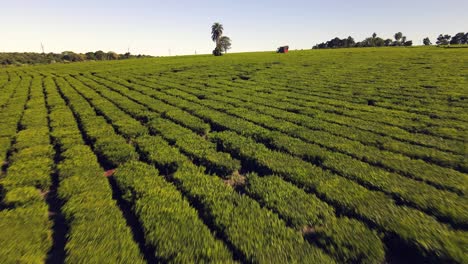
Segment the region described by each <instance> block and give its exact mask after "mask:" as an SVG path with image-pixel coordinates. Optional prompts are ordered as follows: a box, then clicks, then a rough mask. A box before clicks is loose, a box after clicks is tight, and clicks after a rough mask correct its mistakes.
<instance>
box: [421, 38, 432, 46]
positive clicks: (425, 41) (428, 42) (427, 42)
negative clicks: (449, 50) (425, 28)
mask: <svg viewBox="0 0 468 264" xmlns="http://www.w3.org/2000/svg"><path fill="white" fill-rule="evenodd" d="M423 44H424V45H425V46H430V45H432V43H431V40H430V39H429V38H424V39H423Z"/></svg>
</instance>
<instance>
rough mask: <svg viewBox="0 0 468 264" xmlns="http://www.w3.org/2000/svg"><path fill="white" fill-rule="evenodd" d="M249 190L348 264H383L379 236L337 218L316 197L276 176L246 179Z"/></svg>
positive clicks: (344, 219)
mask: <svg viewBox="0 0 468 264" xmlns="http://www.w3.org/2000/svg"><path fill="white" fill-rule="evenodd" d="M247 178H248V183H247V186H246V191H247V192H248V193H249V194H251V195H253V196H254V197H257V198H258V199H259V200H260V201H261V203H263V204H265V206H266V207H268V208H270V209H272V210H273V211H275V212H277V213H278V214H279V215H280V217H282V218H283V219H285V220H286V221H287V222H288V224H289V225H292V226H294V227H295V228H296V229H299V230H303V232H304V233H305V236H306V237H308V238H309V239H310V240H312V241H317V243H318V244H319V245H321V246H322V247H324V248H325V250H326V251H328V252H329V253H330V254H331V255H332V256H335V258H337V260H339V261H341V262H347V263H357V262H359V263H380V262H382V261H383V259H384V256H385V252H384V246H383V243H382V242H381V241H380V239H379V237H378V236H377V235H376V234H375V233H374V232H373V231H371V230H369V228H368V227H366V226H365V225H364V224H362V223H361V222H359V221H356V220H352V219H349V218H346V217H344V218H337V217H335V214H334V210H333V208H332V207H330V206H329V205H327V204H326V203H324V202H322V201H320V200H319V199H318V198H317V197H316V196H315V195H310V194H306V193H305V192H304V191H303V190H301V189H299V188H297V187H295V186H294V185H292V184H290V183H287V182H285V181H283V180H282V179H281V178H279V177H277V176H269V177H258V176H256V175H255V174H250V175H248V176H247Z"/></svg>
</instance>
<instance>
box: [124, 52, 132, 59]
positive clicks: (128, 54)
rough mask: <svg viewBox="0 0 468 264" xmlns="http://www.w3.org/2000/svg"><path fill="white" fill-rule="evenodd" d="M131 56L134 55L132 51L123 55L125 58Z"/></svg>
mask: <svg viewBox="0 0 468 264" xmlns="http://www.w3.org/2000/svg"><path fill="white" fill-rule="evenodd" d="M131 56H132V55H131V54H130V52H126V53H125V54H124V55H123V57H124V58H125V59H130V57H131Z"/></svg>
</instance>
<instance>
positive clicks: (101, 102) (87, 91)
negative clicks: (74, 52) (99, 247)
mask: <svg viewBox="0 0 468 264" xmlns="http://www.w3.org/2000/svg"><path fill="white" fill-rule="evenodd" d="M66 80H67V82H69V83H70V84H71V86H72V87H74V88H75V90H76V92H78V93H79V94H80V95H82V96H83V97H84V98H86V99H87V101H88V102H89V103H90V104H91V105H92V106H93V107H94V109H96V112H97V113H98V114H100V115H102V116H105V117H106V119H107V121H108V122H110V123H112V126H114V127H115V128H116V130H117V131H118V132H120V133H122V134H123V135H124V136H125V137H126V138H128V139H130V138H135V137H137V136H141V135H144V134H147V133H148V130H147V129H146V128H145V127H144V126H142V125H141V124H140V122H138V121H137V120H134V119H133V118H131V117H130V116H129V115H127V114H126V113H125V112H123V111H122V110H120V109H119V108H118V107H117V106H115V105H114V104H112V103H110V102H109V101H108V100H106V99H103V98H102V97H101V96H100V95H99V94H97V93H96V92H95V91H93V90H92V89H91V88H89V87H87V86H85V85H83V84H82V83H80V82H78V81H77V80H76V79H73V78H66Z"/></svg>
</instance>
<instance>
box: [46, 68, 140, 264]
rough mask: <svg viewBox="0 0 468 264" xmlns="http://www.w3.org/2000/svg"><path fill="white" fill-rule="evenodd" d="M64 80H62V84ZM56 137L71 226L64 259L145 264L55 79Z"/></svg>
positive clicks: (51, 91)
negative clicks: (59, 91) (58, 89)
mask: <svg viewBox="0 0 468 264" xmlns="http://www.w3.org/2000/svg"><path fill="white" fill-rule="evenodd" d="M58 83H60V81H59V82H58ZM44 86H45V91H46V94H47V106H48V109H49V119H50V126H51V129H52V139H53V142H54V144H55V146H56V147H57V149H58V150H59V152H60V154H59V158H60V161H59V163H58V165H57V167H58V182H59V184H58V198H59V199H60V201H61V203H62V208H61V210H62V212H63V215H64V217H65V220H66V222H67V225H68V232H67V240H66V245H65V246H64V247H65V252H66V259H65V260H66V262H69V263H90V262H97V263H102V262H113V263H115V262H132V263H144V261H143V258H142V256H141V254H140V251H139V248H138V245H137V244H136V243H135V241H134V240H133V237H132V232H131V230H130V228H129V227H128V226H127V225H126V222H125V218H124V217H123V215H122V212H121V211H120V210H119V207H118V206H117V204H116V202H115V200H113V198H112V196H113V193H112V190H111V188H110V186H109V182H108V180H107V179H106V178H105V177H103V176H102V175H103V169H102V168H101V167H100V165H99V163H98V160H97V157H96V156H95V155H94V153H93V151H92V150H91V148H90V147H89V146H87V145H86V144H85V142H84V140H83V138H82V135H81V133H80V129H79V127H78V125H77V123H76V121H75V118H74V115H73V113H72V112H71V111H70V109H69V108H68V106H67V105H66V103H65V101H64V100H63V99H62V97H61V95H60V94H59V93H58V91H57V87H56V85H55V82H54V81H53V80H52V78H50V77H49V78H47V79H46V80H45V82H44Z"/></svg>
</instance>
